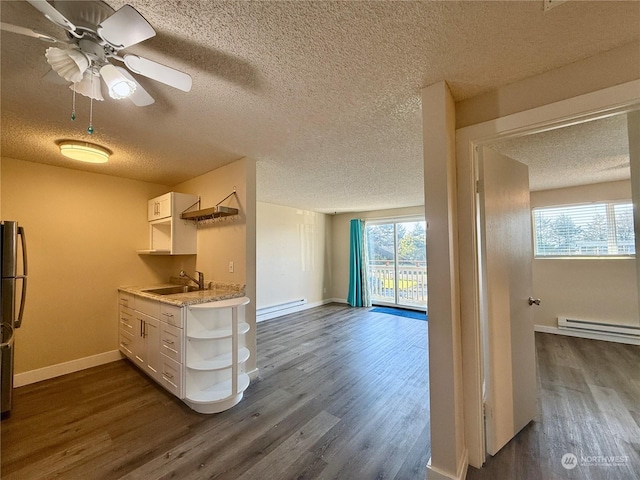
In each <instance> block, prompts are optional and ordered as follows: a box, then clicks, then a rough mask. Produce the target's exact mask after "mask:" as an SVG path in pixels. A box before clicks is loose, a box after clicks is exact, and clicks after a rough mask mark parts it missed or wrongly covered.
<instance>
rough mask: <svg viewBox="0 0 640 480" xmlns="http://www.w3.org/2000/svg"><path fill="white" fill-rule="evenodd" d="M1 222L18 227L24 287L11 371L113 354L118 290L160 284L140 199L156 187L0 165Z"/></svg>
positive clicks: (162, 265)
mask: <svg viewBox="0 0 640 480" xmlns="http://www.w3.org/2000/svg"><path fill="white" fill-rule="evenodd" d="M1 178H2V201H1V203H2V219H4V220H17V221H18V222H20V224H21V225H22V226H24V228H25V233H26V237H27V242H28V254H29V283H28V293H27V302H26V308H25V316H24V322H23V325H22V328H20V329H19V330H17V331H16V350H15V352H16V363H15V372H16V373H21V372H25V371H30V370H34V369H38V368H42V367H47V366H51V365H55V364H59V363H63V362H67V361H71V360H76V359H80V358H83V357H87V356H91V355H96V354H99V353H103V352H108V351H113V350H117V348H118V334H117V331H118V323H117V318H118V311H117V303H118V302H117V288H118V286H120V285H125V284H145V283H156V282H159V281H165V280H167V279H168V276H169V275H170V274H171V273H172V272H173V264H172V261H171V259H170V258H154V259H150V258H149V257H148V256H139V255H137V254H136V249H139V248H144V246H145V245H147V244H148V241H149V240H148V228H147V200H148V199H149V198H152V197H154V196H156V195H159V194H161V193H163V192H165V191H167V187H166V186H163V185H155V184H150V183H145V182H140V181H134V180H125V179H122V178H117V177H112V176H107V175H100V174H95V173H87V172H81V171H78V170H71V169H67V168H60V167H53V166H48V165H42V164H37V163H32V162H25V161H20V160H12V159H7V158H4V159H2V176H1Z"/></svg>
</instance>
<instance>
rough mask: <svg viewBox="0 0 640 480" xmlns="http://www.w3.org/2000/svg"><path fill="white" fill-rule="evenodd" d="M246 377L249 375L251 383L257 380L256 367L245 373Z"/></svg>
mask: <svg viewBox="0 0 640 480" xmlns="http://www.w3.org/2000/svg"><path fill="white" fill-rule="evenodd" d="M247 375H249V380H251V381H252V382H253V381H254V380H255V379H256V378H258V367H256V368H254V369H253V370H251V371H250V372H247Z"/></svg>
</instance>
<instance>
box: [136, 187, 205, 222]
mask: <svg viewBox="0 0 640 480" xmlns="http://www.w3.org/2000/svg"><path fill="white" fill-rule="evenodd" d="M174 195H175V193H174V192H169V193H165V194H164V195H160V196H159V197H156V198H152V199H151V200H149V206H148V211H147V212H148V213H147V219H148V220H149V221H150V222H151V221H153V220H160V219H161V218H167V217H170V216H171V210H172V208H171V207H172V205H171V203H172V199H173V197H174ZM178 195H180V194H178ZM188 196H192V195H188ZM196 201H197V198H196V200H194V202H193V203H195V202H196Z"/></svg>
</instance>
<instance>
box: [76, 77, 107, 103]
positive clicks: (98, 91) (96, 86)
mask: <svg viewBox="0 0 640 480" xmlns="http://www.w3.org/2000/svg"><path fill="white" fill-rule="evenodd" d="M75 87H76V92H77V93H80V94H81V95H84V96H85V97H89V98H93V99H94V100H99V101H101V102H102V101H103V100H104V97H103V96H102V88H101V87H100V77H99V76H98V75H97V74H95V73H93V72H92V71H91V70H87V71H86V72H84V76H83V77H82V81H80V82H78V83H76V84H75ZM69 88H70V89H71V90H73V85H69Z"/></svg>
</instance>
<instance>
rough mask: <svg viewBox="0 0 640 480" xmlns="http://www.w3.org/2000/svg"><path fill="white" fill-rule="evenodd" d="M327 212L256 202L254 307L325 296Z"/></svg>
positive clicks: (328, 254)
mask: <svg viewBox="0 0 640 480" xmlns="http://www.w3.org/2000/svg"><path fill="white" fill-rule="evenodd" d="M331 231H332V230H331V216H330V215H326V214H323V213H318V212H312V211H309V210H300V209H296V208H291V207H284V206H281V205H273V204H270V203H262V202H258V204H257V218H256V238H257V241H256V273H257V281H256V284H257V301H256V305H257V308H258V309H260V308H264V307H272V306H275V305H279V304H283V303H286V302H290V301H293V300H298V299H306V301H307V305H314V304H315V305H317V304H320V303H322V302H323V301H324V300H325V299H328V298H330V293H329V292H330V286H331V271H330V265H331V263H330V260H331V241H330V239H331Z"/></svg>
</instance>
